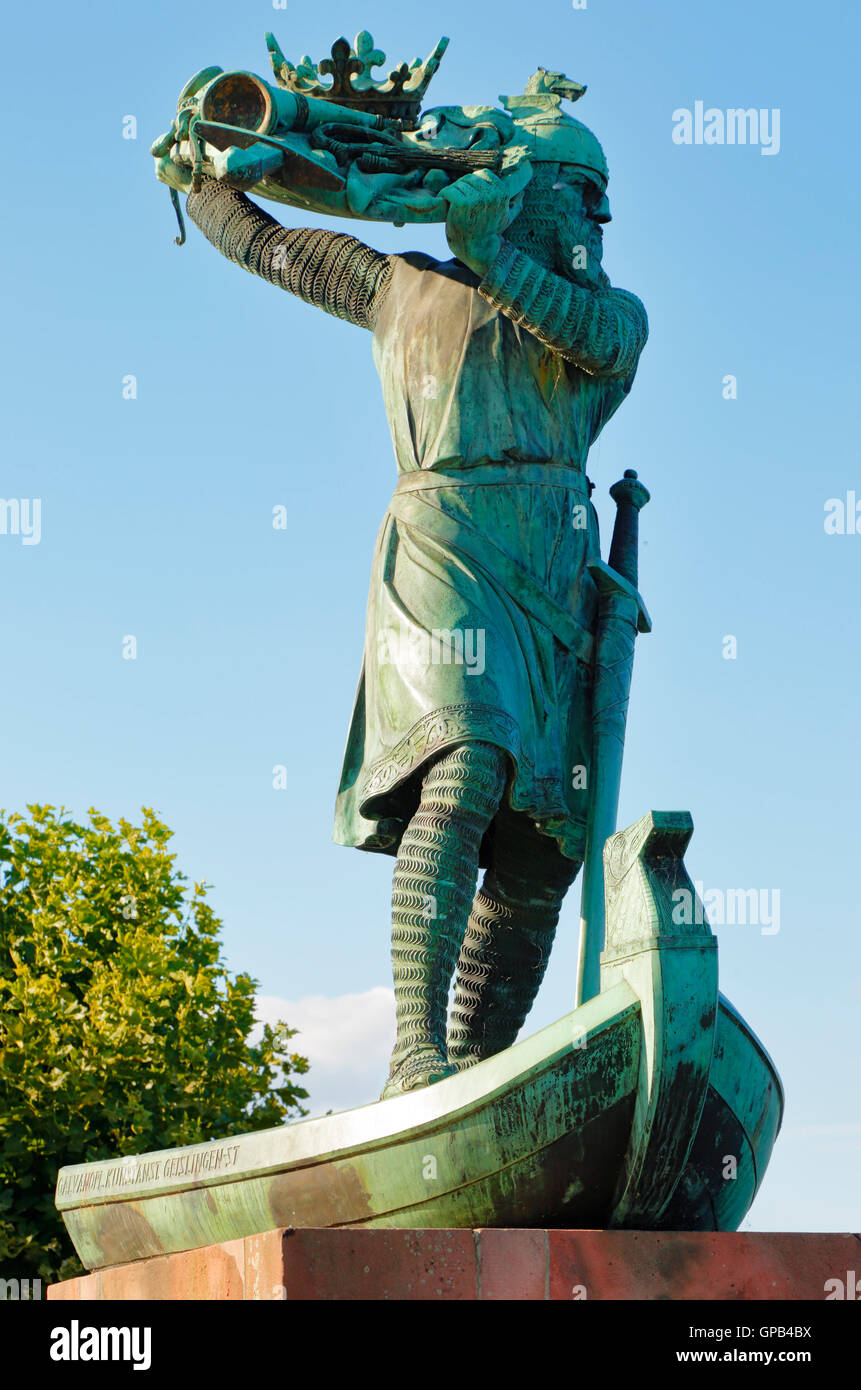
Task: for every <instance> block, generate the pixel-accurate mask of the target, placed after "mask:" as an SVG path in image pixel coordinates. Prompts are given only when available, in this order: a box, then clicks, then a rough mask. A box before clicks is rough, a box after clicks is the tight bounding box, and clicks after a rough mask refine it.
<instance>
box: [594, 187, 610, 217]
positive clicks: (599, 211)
mask: <svg viewBox="0 0 861 1390" xmlns="http://www.w3.org/2000/svg"><path fill="white" fill-rule="evenodd" d="M592 217H593V218H594V220H595V221H596V222H612V221H613V214H612V212H611V211H610V199H609V198H608V197H607V194H606V193H605V194H604V196H603V198H602V199H601V201H600V203H599V204H598V206H597V208H596V209H595V211H594V212H593V213H592Z"/></svg>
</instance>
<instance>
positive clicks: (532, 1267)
mask: <svg viewBox="0 0 861 1390" xmlns="http://www.w3.org/2000/svg"><path fill="white" fill-rule="evenodd" d="M478 1252H479V1288H480V1295H479V1296H480V1297H481V1299H482V1300H483V1301H489V1300H493V1299H507V1300H512V1301H513V1300H517V1301H521V1302H522V1301H524V1300H526V1299H544V1298H546V1297H547V1268H548V1266H547V1232H546V1231H518V1230H510V1231H509V1230H491V1229H489V1228H488V1229H484V1230H481V1231H479V1232H478Z"/></svg>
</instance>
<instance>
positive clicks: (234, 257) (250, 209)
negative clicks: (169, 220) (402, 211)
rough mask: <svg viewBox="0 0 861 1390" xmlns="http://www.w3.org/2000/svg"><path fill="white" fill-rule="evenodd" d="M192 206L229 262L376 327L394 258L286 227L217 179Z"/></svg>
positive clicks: (345, 239)
mask: <svg viewBox="0 0 861 1390" xmlns="http://www.w3.org/2000/svg"><path fill="white" fill-rule="evenodd" d="M186 207H187V211H188V215H189V217H190V218H191V220H192V221H193V222H195V223H196V224H197V226H198V227H199V228H200V230H201V231H202V232H203V235H204V236H205V237H206V238H207V240H209V241H211V242H212V244H213V246H214V247H215V248H216V249H217V250H218V251H220V252H221V254H222V255H223V256H226V257H227V259H228V260H231V261H235V262H236V264H237V265H241V266H243V267H244V268H245V270H247V271H250V273H251V274H252V275H260V276H262V277H263V279H264V280H268V281H269V283H270V284H272V285H278V286H279V287H280V288H281V289H282V290H287V291H288V293H290V294H295V295H298V297H299V298H300V299H304V300H305V302H306V304H316V305H317V307H318V308H320V309H325V310H326V313H327V314H334V315H335V317H336V318H339V319H346V320H347V321H348V322H349V323H354V324H357V325H358V326H359V327H360V328H369V329H373V327H374V321H375V317H376V313H377V310H378V309H379V307H380V305H381V303H382V301H383V299H384V297H385V294H386V291H387V289H388V286H389V281H390V280H391V276H392V269H393V262H392V259H391V257H389V256H384V255H381V254H380V252H379V251H374V250H372V249H371V247H370V246H365V245H364V243H363V242H361V241H357V240H356V238H355V237H352V236H346V235H345V234H344V233H342V232H330V231H312V230H308V229H306V228H296V229H295V230H294V229H291V228H289V227H282V226H281V223H280V222H276V221H275V218H274V217H270V216H269V214H268V213H267V212H264V211H263V209H262V208H259V207H258V206H257V204H256V203H253V202H251V200H250V199H249V198H246V197H245V194H244V193H238V192H237V191H236V190H235V189H233V188H228V187H227V186H226V185H224V184H220V183H218V182H216V180H215V179H206V180H204V183H203V186H202V187H201V190H200V192H199V193H189V195H188V202H187V204H186Z"/></svg>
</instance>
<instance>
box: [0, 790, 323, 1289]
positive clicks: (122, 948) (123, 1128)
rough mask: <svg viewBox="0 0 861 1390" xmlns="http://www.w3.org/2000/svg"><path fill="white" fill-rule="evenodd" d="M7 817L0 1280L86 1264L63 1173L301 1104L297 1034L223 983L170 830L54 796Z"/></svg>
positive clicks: (229, 1130)
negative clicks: (259, 1023) (61, 1211)
mask: <svg viewBox="0 0 861 1390" xmlns="http://www.w3.org/2000/svg"><path fill="white" fill-rule="evenodd" d="M27 811H28V816H22V815H17V814H13V815H9V816H6V815H5V813H2V812H0V876H2V878H0V1274H5V1275H10V1274H11V1275H19V1276H22V1277H25V1278H26V1277H33V1276H36V1277H41V1278H42V1279H44V1280H49V1279H56V1278H57V1277H61V1278H65V1277H68V1276H69V1275H70V1274H74V1273H76V1272H78V1271H79V1270H80V1265H79V1264H78V1262H77V1259H76V1257H75V1256H74V1253H73V1250H72V1246H71V1243H70V1241H69V1239H68V1237H67V1235H66V1231H65V1227H64V1226H63V1224H62V1221H61V1219H60V1217H59V1215H58V1213H57V1211H56V1209H55V1207H54V1187H55V1184H56V1178H57V1171H58V1169H59V1168H60V1167H62V1166H63V1165H65V1164H74V1163H85V1162H89V1161H92V1160H95V1159H103V1158H112V1157H115V1156H117V1155H121V1154H131V1153H143V1152H147V1151H150V1150H153V1149H163V1148H173V1147H176V1146H179V1145H185V1144H195V1143H200V1142H201V1141H204V1140H208V1139H210V1138H222V1137H226V1136H228V1135H232V1134H239V1133H246V1132H247V1131H249V1130H256V1129H264V1128H266V1127H268V1126H271V1125H277V1124H280V1123H282V1122H283V1121H284V1120H285V1119H287V1118H288V1117H291V1116H296V1115H303V1114H305V1113H307V1112H306V1111H305V1110H303V1108H302V1106H301V1101H302V1100H304V1099H306V1098H307V1095H308V1093H307V1091H305V1090H304V1089H303V1088H302V1087H301V1086H300V1085H297V1084H296V1082H295V1080H292V1079H291V1076H299V1075H301V1074H302V1073H304V1072H305V1071H307V1068H308V1063H307V1061H306V1059H305V1058H303V1057H301V1056H298V1055H296V1054H294V1053H291V1052H290V1051H289V1049H288V1045H289V1040H290V1038H291V1037H293V1035H294V1033H295V1029H290V1028H288V1027H287V1026H286V1025H285V1024H283V1023H279V1024H277V1025H276V1026H275V1027H272V1026H271V1025H268V1024H267V1025H265V1026H264V1027H263V1030H262V1037H261V1038H260V1041H259V1042H257V1043H256V1044H250V1043H249V1042H248V1036H249V1033H250V1032H251V1030H252V1028H253V1026H254V994H255V989H256V983H257V982H256V981H255V980H253V979H251V977H250V976H249V975H246V974H241V975H237V976H236V978H235V979H231V978H230V976H229V974H228V972H227V970H226V968H225V965H224V962H223V960H222V957H221V947H220V942H219V932H220V930H221V925H222V924H221V922H220V921H219V919H218V918H217V917H216V916H215V915H214V914H213V911H212V909H211V908H210V906H209V904H208V903H207V901H206V891H207V886H206V884H204V883H195V884H194V886H193V889H191V890H189V889H188V885H187V880H186V879H185V876H184V875H183V874H181V873H180V872H179V871H178V870H177V869H176V867H175V863H174V861H175V859H176V856H175V855H174V854H170V853H169V852H168V844H169V841H170V838H171V831H170V830H168V829H167V827H166V826H164V825H162V824H161V823H160V821H159V820H158V819H157V818H156V816H155V815H154V813H153V812H152V811H151V810H148V809H146V808H144V810H143V813H142V816H143V821H142V824H141V825H139V826H134V825H131V824H130V823H129V822H128V821H126V820H120V821H119V822H118V824H117V827H116V828H114V826H113V825H112V824H111V822H110V821H109V820H108V819H107V818H106V817H105V816H102V815H99V814H98V813H97V812H96V811H91V812H90V813H89V816H90V822H89V824H88V825H78V824H76V823H75V822H74V821H72V820H71V819H70V818H69V817H68V816H67V815H66V814H65V813H64V812H63V811H62V810H59V811H57V810H55V808H54V807H52V806H29V807H28V808H27Z"/></svg>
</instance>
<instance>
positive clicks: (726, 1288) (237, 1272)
mask: <svg viewBox="0 0 861 1390" xmlns="http://www.w3.org/2000/svg"><path fill="white" fill-rule="evenodd" d="M848 1270H855V1271H861V1240H859V1237H858V1236H855V1235H814V1234H806V1233H791V1234H786V1233H770V1232H760V1233H753V1232H745V1233H743V1234H739V1233H733V1232H722V1233H719V1234H706V1233H694V1232H685V1233H678V1232H666V1233H663V1232H640V1231H539V1230H482V1231H475V1232H474V1231H463V1230H443V1231H423V1230H354V1229H342V1230H331V1229H330V1230H309V1229H304V1230H298V1231H283V1230H277V1231H267V1232H265V1233H264V1234H262V1235H259V1236H248V1237H247V1238H246V1239H245V1240H244V1241H243V1240H233V1241H227V1242H225V1243H224V1244H222V1245H211V1246H208V1247H206V1248H205V1249H201V1250H189V1251H186V1252H184V1253H182V1254H176V1255H163V1256H160V1257H159V1258H157V1259H151V1260H141V1261H139V1262H137V1263H134V1264H128V1265H119V1266H116V1267H115V1268H111V1269H105V1270H102V1271H100V1272H99V1273H96V1274H90V1275H87V1276H85V1277H83V1278H81V1279H71V1280H68V1281H67V1282H66V1283H63V1284H53V1285H51V1286H50V1287H49V1289H48V1298H49V1299H53V1300H55V1301H78V1300H81V1301H88V1300H94V1299H123V1300H132V1299H158V1300H163V1299H173V1300H186V1301H189V1300H201V1299H206V1300H231V1299H242V1298H245V1299H253V1300H269V1299H290V1300H312V1299H313V1300H317V1301H321V1302H323V1301H327V1300H332V1301H338V1302H349V1301H353V1300H359V1299H369V1300H400V1301H412V1300H425V1301H431V1302H432V1301H435V1300H437V1299H439V1300H440V1301H451V1300H455V1301H458V1302H465V1301H469V1302H472V1301H473V1300H475V1299H476V1298H481V1299H482V1300H502V1299H505V1300H519V1301H524V1300H544V1299H547V1298H550V1299H553V1300H566V1301H570V1300H571V1299H573V1298H583V1297H585V1298H586V1299H593V1300H595V1299H638V1300H647V1299H670V1300H682V1299H726V1300H750V1301H756V1300H765V1299H790V1300H795V1299H817V1300H819V1299H823V1300H824V1298H825V1296H826V1293H825V1284H826V1281H827V1280H829V1279H841V1280H845V1277H846V1273H847V1271H848Z"/></svg>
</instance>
